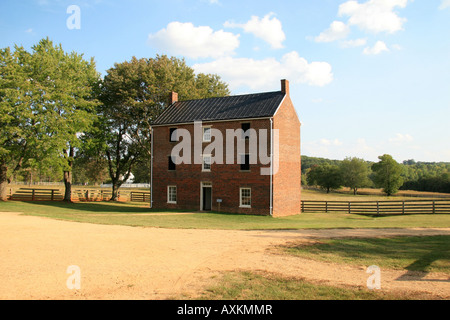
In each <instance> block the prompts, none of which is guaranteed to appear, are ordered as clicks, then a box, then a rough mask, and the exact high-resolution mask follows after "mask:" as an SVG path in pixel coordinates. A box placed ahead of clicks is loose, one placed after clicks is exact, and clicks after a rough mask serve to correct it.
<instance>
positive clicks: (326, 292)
mask: <svg viewBox="0 0 450 320" xmlns="http://www.w3.org/2000/svg"><path fill="white" fill-rule="evenodd" d="M190 298H193V299H199V300H201V299H207V300H420V299H433V297H431V296H430V295H424V294H412V293H401V294H400V293H386V292H383V291H378V290H369V289H367V288H344V287H333V286H327V285H321V284H314V283H310V282H307V281H305V280H302V279H293V278H284V277H280V276H278V275H272V274H266V273H254V272H247V271H243V272H228V273H225V274H224V275H223V276H221V277H220V278H219V279H217V283H216V284H214V285H211V286H210V287H208V288H207V289H206V290H205V291H204V292H203V293H202V294H201V295H200V296H199V297H190Z"/></svg>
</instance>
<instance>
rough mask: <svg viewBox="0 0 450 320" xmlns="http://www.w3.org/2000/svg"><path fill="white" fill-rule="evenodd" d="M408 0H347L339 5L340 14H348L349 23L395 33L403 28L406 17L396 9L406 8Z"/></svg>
mask: <svg viewBox="0 0 450 320" xmlns="http://www.w3.org/2000/svg"><path fill="white" fill-rule="evenodd" d="M407 3H408V0H369V1H367V2H366V3H362V4H360V3H358V2H357V1H354V0H351V1H347V2H345V3H343V4H341V5H340V6H339V11H338V15H339V16H340V17H342V16H348V17H349V19H348V24H349V25H355V26H358V27H359V28H360V29H362V30H365V31H370V32H374V33H379V32H387V33H395V32H397V31H400V30H403V24H404V23H405V22H406V19H405V18H401V17H399V16H398V14H397V13H396V12H394V10H395V9H396V8H405V7H406V5H407Z"/></svg>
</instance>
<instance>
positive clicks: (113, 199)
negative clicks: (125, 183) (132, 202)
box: [109, 181, 120, 201]
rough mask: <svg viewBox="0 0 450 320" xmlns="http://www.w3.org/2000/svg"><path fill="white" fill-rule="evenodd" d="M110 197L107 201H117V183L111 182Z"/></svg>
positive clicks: (118, 186)
mask: <svg viewBox="0 0 450 320" xmlns="http://www.w3.org/2000/svg"><path fill="white" fill-rule="evenodd" d="M112 185H113V186H112V196H111V199H110V200H109V201H119V188H120V184H119V183H118V182H117V181H113V184H112Z"/></svg>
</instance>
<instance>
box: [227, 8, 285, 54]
mask: <svg viewBox="0 0 450 320" xmlns="http://www.w3.org/2000/svg"><path fill="white" fill-rule="evenodd" d="M224 27H226V28H242V29H243V30H244V31H245V32H247V33H251V34H253V35H254V36H255V37H257V38H260V39H262V40H264V41H266V42H267V43H269V44H270V45H271V46H272V48H274V49H280V48H283V41H284V40H286V35H285V34H284V31H283V27H282V24H281V21H280V20H278V19H277V18H275V17H274V13H272V12H271V13H269V14H267V15H266V16H264V18H259V17H257V16H252V17H251V19H250V20H249V21H248V22H246V23H243V24H240V23H234V22H232V21H227V22H225V24H224Z"/></svg>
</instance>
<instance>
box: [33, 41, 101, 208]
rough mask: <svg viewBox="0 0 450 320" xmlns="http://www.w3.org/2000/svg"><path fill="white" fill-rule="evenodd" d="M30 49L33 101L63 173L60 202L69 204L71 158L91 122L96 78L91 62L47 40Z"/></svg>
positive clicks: (96, 74)
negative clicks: (40, 110) (39, 108)
mask: <svg viewBox="0 0 450 320" xmlns="http://www.w3.org/2000/svg"><path fill="white" fill-rule="evenodd" d="M32 49H33V54H32V60H33V61H32V68H33V70H32V77H33V82H34V85H35V86H36V87H37V88H38V94H37V95H35V100H36V103H38V104H40V105H41V106H42V107H43V108H44V109H45V111H46V115H45V117H46V125H48V132H47V134H48V135H49V136H51V143H52V148H53V150H55V151H56V152H57V154H54V155H53V156H54V159H55V161H56V162H58V163H59V165H60V166H61V167H62V169H63V172H64V177H63V178H64V184H65V194H64V201H70V200H71V193H72V192H71V188H72V170H73V163H74V157H75V155H76V150H77V148H79V147H80V139H79V137H80V134H82V133H83V132H84V131H85V130H87V129H88V128H89V127H90V126H92V124H93V121H94V119H95V107H96V105H97V104H98V102H97V100H96V99H95V92H96V89H97V88H96V87H97V86H98V85H99V81H100V77H99V73H98V72H97V71H96V69H95V62H94V60H93V59H92V58H91V59H90V61H86V60H85V59H84V58H83V55H82V54H78V53H76V52H71V53H66V52H64V50H63V49H62V47H61V45H53V42H52V41H50V40H49V39H48V38H47V39H43V40H41V41H40V42H39V43H38V44H37V45H35V46H33V48H32ZM48 156H52V155H48Z"/></svg>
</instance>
